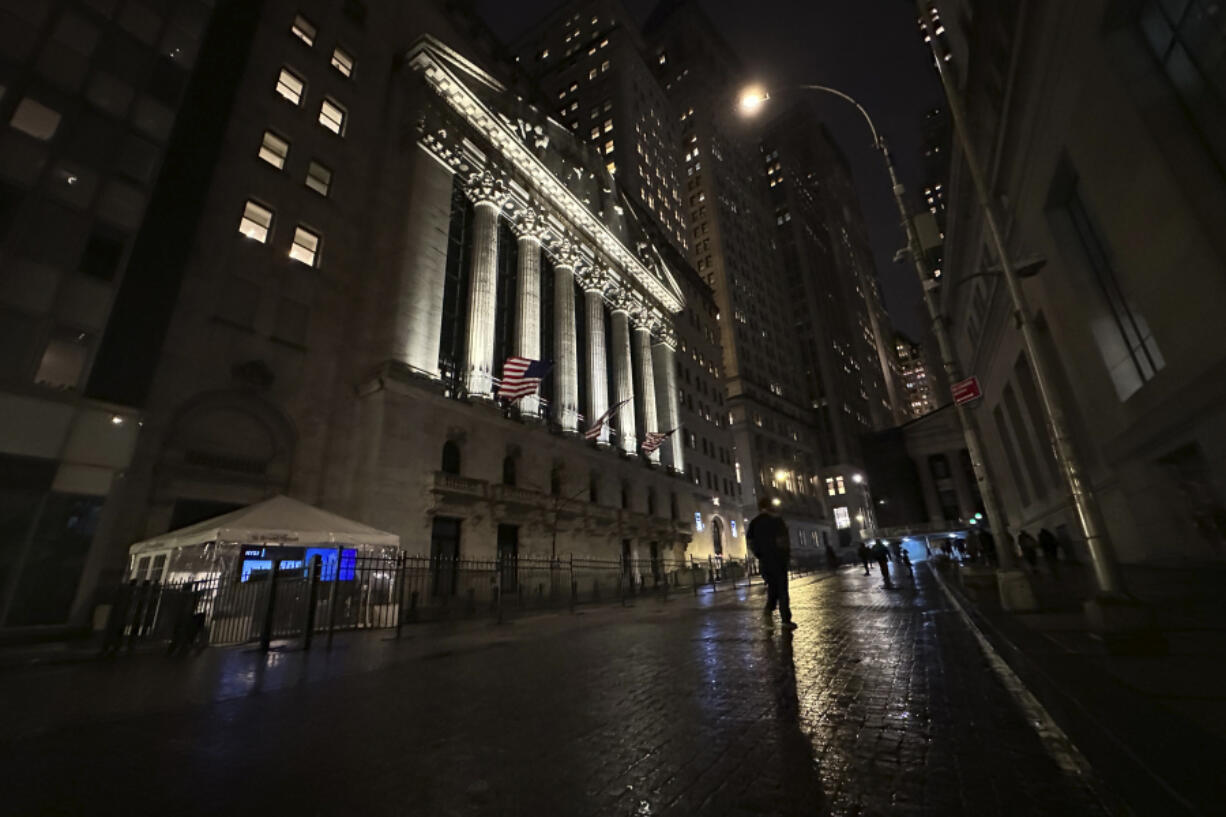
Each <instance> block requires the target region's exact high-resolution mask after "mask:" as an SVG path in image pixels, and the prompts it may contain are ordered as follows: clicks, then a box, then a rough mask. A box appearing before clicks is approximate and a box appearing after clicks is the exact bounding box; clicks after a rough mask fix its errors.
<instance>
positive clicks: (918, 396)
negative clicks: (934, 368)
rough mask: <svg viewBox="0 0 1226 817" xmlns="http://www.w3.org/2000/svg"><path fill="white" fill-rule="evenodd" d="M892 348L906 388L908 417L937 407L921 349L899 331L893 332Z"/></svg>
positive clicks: (913, 416)
mask: <svg viewBox="0 0 1226 817" xmlns="http://www.w3.org/2000/svg"><path fill="white" fill-rule="evenodd" d="M894 350H895V354H896V355H897V357H898V369H899V371H900V372H901V374H902V385H903V388H904V389H905V390H906V394H905V395H904V400H905V401H906V408H907V413H908V415H909V416H910V417H912V418H916V417H923V416H924V415H925V414H928V413H929V412H931V411H935V410H936V408H937V404H936V399H935V396H934V392H933V384H932V379H931V378H930V377H929V376H928V364H927V363H926V362H925V360H924V353H923V349H921V348H920V345H919V344H918V343H916V342H915V341H913V340H911V339H910V338H909V337H907V336H906V335H904V334H902V333H901V332H896V333H895V334H894Z"/></svg>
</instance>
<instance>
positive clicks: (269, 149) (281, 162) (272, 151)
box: [260, 130, 289, 170]
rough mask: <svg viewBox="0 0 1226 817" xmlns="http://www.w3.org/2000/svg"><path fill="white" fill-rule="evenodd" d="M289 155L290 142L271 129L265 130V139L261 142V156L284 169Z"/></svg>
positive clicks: (276, 166) (277, 167)
mask: <svg viewBox="0 0 1226 817" xmlns="http://www.w3.org/2000/svg"><path fill="white" fill-rule="evenodd" d="M288 157H289V142H287V141H285V140H284V139H282V138H281V137H280V136H277V135H276V134H275V133H273V132H272V131H270V130H266V131H264V141H263V142H261V143H260V158H261V159H263V160H264V161H266V162H268V163H269V164H270V165H272V166H273V167H275V168H276V169H277V170H284V169H285V160H286V158H288Z"/></svg>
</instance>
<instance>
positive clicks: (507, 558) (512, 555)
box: [498, 525, 519, 595]
mask: <svg viewBox="0 0 1226 817" xmlns="http://www.w3.org/2000/svg"><path fill="white" fill-rule="evenodd" d="M498 574H499V575H498V579H499V582H498V583H499V585H500V586H501V587H502V594H503V595H506V594H508V593H514V592H516V590H517V589H518V587H517V584H516V582H517V579H518V575H519V526H518V525H499V526H498Z"/></svg>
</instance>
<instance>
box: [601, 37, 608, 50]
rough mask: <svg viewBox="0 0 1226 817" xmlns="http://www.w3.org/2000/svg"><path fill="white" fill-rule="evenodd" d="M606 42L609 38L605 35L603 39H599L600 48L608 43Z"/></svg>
mask: <svg viewBox="0 0 1226 817" xmlns="http://www.w3.org/2000/svg"><path fill="white" fill-rule="evenodd" d="M608 44H609V38H608V37H605V38H604V39H603V40H601V41H600V47H601V48H604V47H605V46H606V45H608Z"/></svg>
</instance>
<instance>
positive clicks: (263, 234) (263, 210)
mask: <svg viewBox="0 0 1226 817" xmlns="http://www.w3.org/2000/svg"><path fill="white" fill-rule="evenodd" d="M270 229H272V210H269V209H268V208H267V207H264V206H262V205H259V204H256V203H255V202H254V201H250V200H248V201H247V204H246V206H244V207H243V219H242V221H240V222H239V223H238V231H239V232H240V233H242V234H243V235H245V236H247V237H248V238H251V239H254V240H255V241H258V242H260V243H261V244H266V243H268V231H269V230H270Z"/></svg>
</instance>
